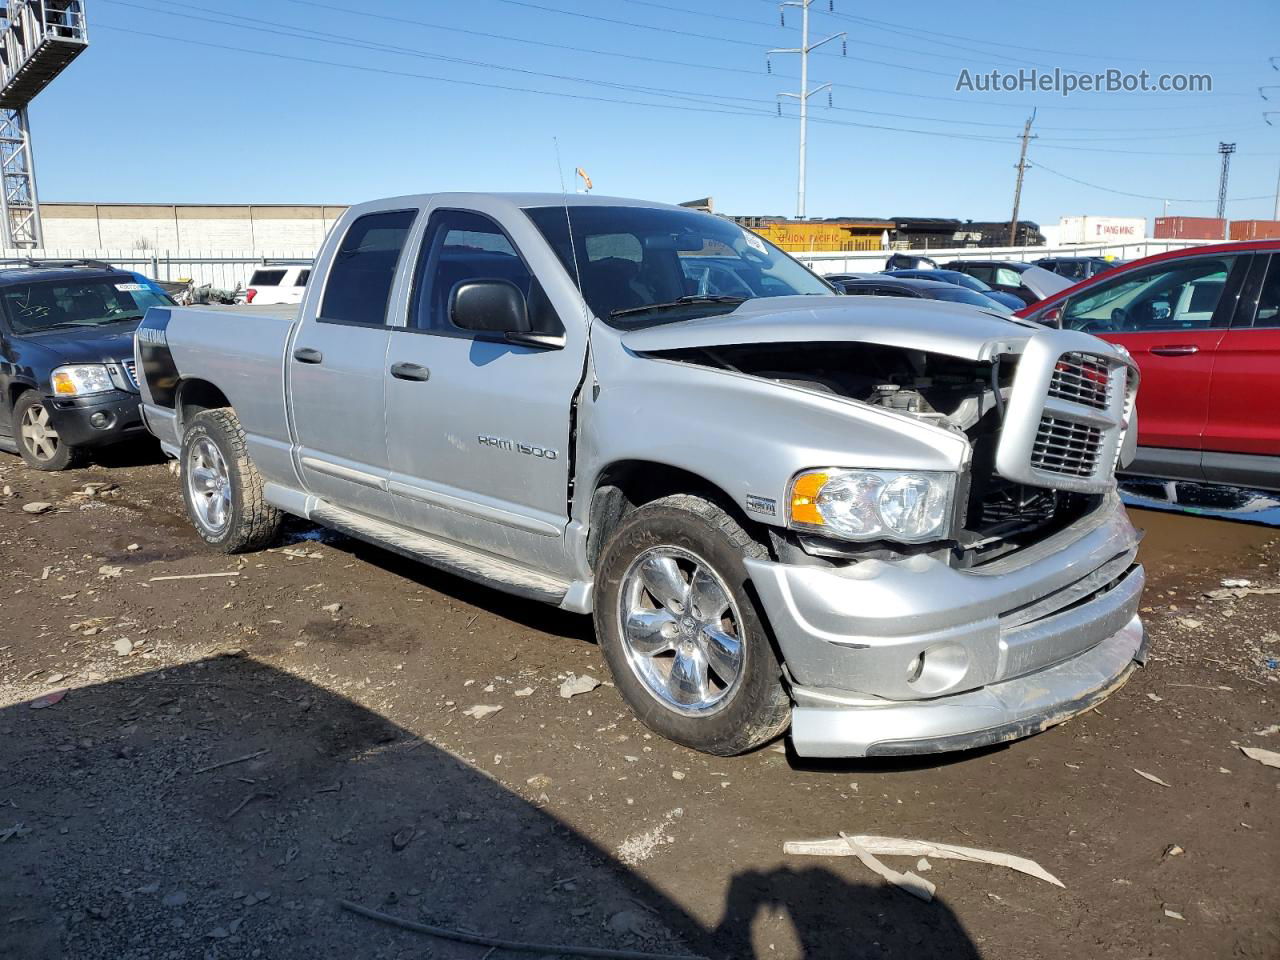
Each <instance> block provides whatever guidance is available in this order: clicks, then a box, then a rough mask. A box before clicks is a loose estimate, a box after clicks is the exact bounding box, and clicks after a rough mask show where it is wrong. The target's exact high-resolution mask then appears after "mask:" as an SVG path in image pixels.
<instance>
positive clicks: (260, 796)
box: [223, 793, 275, 820]
mask: <svg viewBox="0 0 1280 960" xmlns="http://www.w3.org/2000/svg"><path fill="white" fill-rule="evenodd" d="M274 797H275V794H274V793H251V794H249V795H248V796H247V797H245V798H244V799H243V800H241V801H240V802H239V803H237V804H236V805H235V807H234V808H232V810H231V812H230V813H228V814H227V815H226V816H225V817H223V819H224V820H230V819H231V818H232V817H234V816H235V815H236V814H237V813H239V812H240V811H241V810H243V809H244V808H245V807H247V806H248V805H249V804H251V803H252V802H253V801H254V800H271V799H274Z"/></svg>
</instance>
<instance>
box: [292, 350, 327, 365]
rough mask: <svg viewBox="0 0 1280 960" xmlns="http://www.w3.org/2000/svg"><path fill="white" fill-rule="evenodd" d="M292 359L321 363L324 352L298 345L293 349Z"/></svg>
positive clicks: (300, 361)
mask: <svg viewBox="0 0 1280 960" xmlns="http://www.w3.org/2000/svg"><path fill="white" fill-rule="evenodd" d="M293 359H295V360H297V361H298V362H299V363H323V362H324V354H323V353H321V352H320V351H319V350H315V349H312V348H311V347H299V348H298V349H297V350H295V351H293Z"/></svg>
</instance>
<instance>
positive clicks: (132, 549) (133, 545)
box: [125, 543, 142, 553]
mask: <svg viewBox="0 0 1280 960" xmlns="http://www.w3.org/2000/svg"><path fill="white" fill-rule="evenodd" d="M125 549H126V550H128V551H129V552H130V553H134V552H135V551H138V550H141V549H142V548H141V547H140V546H138V545H137V544H136V543H131V544H129V545H128V546H127V547H125Z"/></svg>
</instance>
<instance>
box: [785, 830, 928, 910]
mask: <svg viewBox="0 0 1280 960" xmlns="http://www.w3.org/2000/svg"><path fill="white" fill-rule="evenodd" d="M840 839H841V840H842V841H843V842H844V843H845V845H846V846H847V847H848V848H849V851H850V853H851V854H852V855H853V856H855V857H857V858H858V859H859V860H861V861H862V865H863V866H864V867H866V868H867V869H868V870H870V871H872V872H873V873H878V874H879V875H880V876H882V877H884V879H886V880H888V881H889V882H890V883H892V884H893V885H894V886H896V887H898V888H900V889H901V890H903V891H905V892H907V893H909V894H911V895H912V896H913V897H919V898H920V899H921V900H923V901H925V903H929V902H930V901H932V900H933V894H934V891H935V890H937V889H938V888H937V887H936V886H934V885H933V884H932V883H930V882H929V881H928V880H926V879H925V878H924V877H920V876H916V874H914V873H899V872H898V871H897V870H894V869H893V868H892V867H887V866H885V865H884V864H883V863H881V862H880V861H879V860H877V859H876V858H875V856H874V855H873V854H872V853H871V852H870V851H869V850H867V848H866V847H864V846H862V844H860V843H858V841H857V840H856V839H855V838H853V837H851V836H849V835H848V834H846V833H842V834H840ZM784 849H785V848H784Z"/></svg>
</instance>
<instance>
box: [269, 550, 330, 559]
mask: <svg viewBox="0 0 1280 960" xmlns="http://www.w3.org/2000/svg"><path fill="white" fill-rule="evenodd" d="M280 552H281V553H283V554H284V555H285V556H286V557H295V558H297V559H298V560H319V559H320V558H321V557H323V556H324V554H323V553H321V552H320V551H318V550H305V549H303V548H302V547H285V548H284V549H283V550H281V551H280Z"/></svg>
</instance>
